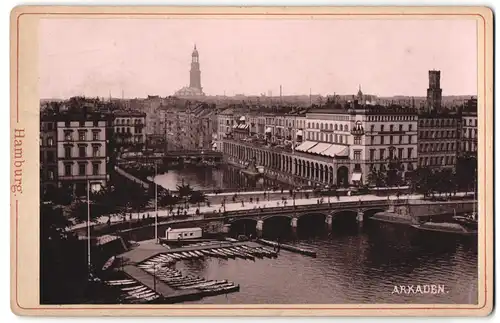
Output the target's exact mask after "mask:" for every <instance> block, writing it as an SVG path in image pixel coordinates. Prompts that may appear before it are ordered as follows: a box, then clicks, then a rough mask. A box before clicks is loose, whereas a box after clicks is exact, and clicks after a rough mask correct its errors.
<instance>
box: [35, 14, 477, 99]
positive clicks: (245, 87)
mask: <svg viewBox="0 0 500 323" xmlns="http://www.w3.org/2000/svg"><path fill="white" fill-rule="evenodd" d="M194 44H196V47H197V49H198V52H199V55H200V66H201V82H202V86H203V91H204V92H205V93H206V94H207V95H223V94H224V93H225V94H226V95H234V94H245V95H260V94H261V93H266V94H267V93H268V92H269V91H272V94H273V95H275V96H277V95H279V91H280V85H281V86H282V89H283V95H296V94H305V95H308V94H309V92H310V91H311V93H312V94H321V95H328V94H330V95H331V94H333V93H337V94H355V93H357V91H358V86H359V85H361V88H362V91H363V92H364V93H365V94H374V95H378V96H394V95H407V96H425V95H426V91H427V88H428V84H429V83H428V71H429V70H432V69H436V70H440V71H441V88H442V89H443V95H476V94H477V30H476V21H475V20H472V19H471V20H466V19H460V20H459V19H454V20H359V19H356V20H339V19H295V20H294V19H287V20H284V19H266V20H264V19H227V18H224V19H199V18H198V19H165V18H158V19H151V18H148V19H96V18H90V19H61V18H53V19H52V18H50V19H43V20H41V22H40V25H39V45H38V46H39V48H38V50H39V76H40V78H39V79H40V83H39V84H40V88H39V90H40V97H41V98H68V97H71V96H75V95H85V96H94V97H95V96H100V97H108V96H109V93H111V95H112V96H113V97H121V96H122V91H123V95H124V97H125V98H134V97H146V96H147V95H160V96H168V95H172V94H173V93H174V92H175V91H176V90H178V89H180V88H181V87H183V86H187V85H189V69H190V63H191V53H192V50H193V46H194Z"/></svg>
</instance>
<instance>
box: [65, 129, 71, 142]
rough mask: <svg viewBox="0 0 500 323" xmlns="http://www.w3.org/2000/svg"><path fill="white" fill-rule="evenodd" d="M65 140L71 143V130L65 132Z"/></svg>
mask: <svg viewBox="0 0 500 323" xmlns="http://www.w3.org/2000/svg"><path fill="white" fill-rule="evenodd" d="M64 140H66V141H70V140H71V130H65V131H64Z"/></svg>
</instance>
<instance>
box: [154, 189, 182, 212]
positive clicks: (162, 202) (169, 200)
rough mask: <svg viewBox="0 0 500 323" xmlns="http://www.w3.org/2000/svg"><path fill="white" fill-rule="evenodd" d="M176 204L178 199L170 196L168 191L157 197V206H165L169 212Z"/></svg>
mask: <svg viewBox="0 0 500 323" xmlns="http://www.w3.org/2000/svg"><path fill="white" fill-rule="evenodd" d="M178 202H179V197H178V196H174V195H172V194H171V193H170V192H169V191H167V192H165V191H164V192H162V193H160V194H159V196H158V206H167V207H168V208H169V209H170V210H173V208H174V206H175V205H176V204H177V203H178Z"/></svg>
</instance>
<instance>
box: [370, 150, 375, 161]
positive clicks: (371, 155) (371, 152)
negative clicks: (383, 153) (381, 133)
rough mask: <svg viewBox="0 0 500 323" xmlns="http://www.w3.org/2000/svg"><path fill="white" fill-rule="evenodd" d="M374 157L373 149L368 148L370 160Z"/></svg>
mask: <svg viewBox="0 0 500 323" xmlns="http://www.w3.org/2000/svg"><path fill="white" fill-rule="evenodd" d="M374 159H375V149H370V160H371V161H373V160H374Z"/></svg>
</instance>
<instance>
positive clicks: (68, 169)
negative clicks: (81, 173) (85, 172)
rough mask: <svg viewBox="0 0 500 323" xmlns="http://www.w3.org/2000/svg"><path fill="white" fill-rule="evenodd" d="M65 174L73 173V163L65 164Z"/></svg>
mask: <svg viewBox="0 0 500 323" xmlns="http://www.w3.org/2000/svg"><path fill="white" fill-rule="evenodd" d="M64 175H65V176H71V175H73V174H72V172H71V164H66V165H64Z"/></svg>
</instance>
